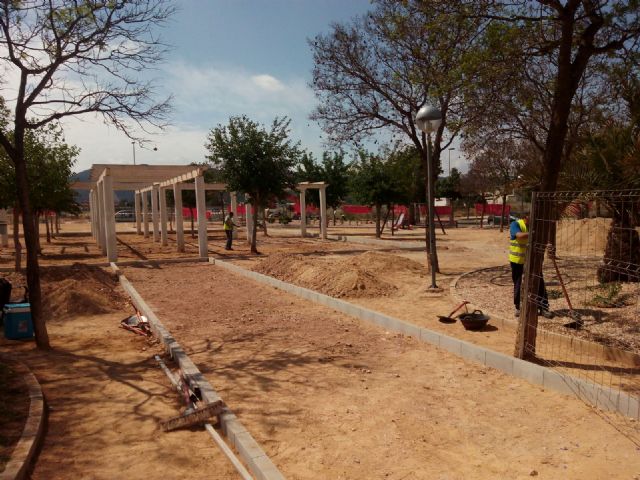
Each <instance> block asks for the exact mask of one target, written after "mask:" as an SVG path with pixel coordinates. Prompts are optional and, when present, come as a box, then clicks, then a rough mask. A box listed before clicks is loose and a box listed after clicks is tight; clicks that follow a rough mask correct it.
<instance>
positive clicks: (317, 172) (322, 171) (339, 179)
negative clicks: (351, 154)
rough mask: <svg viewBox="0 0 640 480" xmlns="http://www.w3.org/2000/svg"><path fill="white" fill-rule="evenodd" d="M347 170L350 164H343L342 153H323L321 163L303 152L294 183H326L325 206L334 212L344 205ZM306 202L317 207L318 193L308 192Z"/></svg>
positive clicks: (343, 156)
mask: <svg viewBox="0 0 640 480" xmlns="http://www.w3.org/2000/svg"><path fill="white" fill-rule="evenodd" d="M349 169H350V164H349V163H345V154H344V152H342V151H339V152H333V153H332V152H324V153H323V154H322V162H321V163H318V162H316V160H315V158H314V157H313V154H311V153H307V152H305V153H304V154H303V155H302V159H301V161H300V164H299V165H298V168H297V172H296V178H297V180H296V181H297V182H325V183H327V184H328V185H329V187H328V188H327V206H328V207H330V208H332V209H334V210H335V209H336V208H338V207H339V206H340V205H341V204H342V203H344V200H345V198H346V197H347V194H348V193H349ZM306 200H307V203H313V204H315V205H318V203H319V195H318V191H317V190H308V191H307V193H306Z"/></svg>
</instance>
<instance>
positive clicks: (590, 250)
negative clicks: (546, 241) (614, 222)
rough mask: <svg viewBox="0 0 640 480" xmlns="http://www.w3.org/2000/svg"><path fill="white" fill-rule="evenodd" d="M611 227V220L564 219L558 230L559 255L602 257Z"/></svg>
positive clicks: (559, 223) (557, 244)
mask: <svg viewBox="0 0 640 480" xmlns="http://www.w3.org/2000/svg"><path fill="white" fill-rule="evenodd" d="M610 226H611V219H609V218H583V219H570V218H569V219H562V221H560V222H558V228H557V230H556V248H557V249H558V254H560V255H568V256H587V255H594V256H601V255H602V254H603V253H604V248H605V246H606V244H607V234H608V233H609V228H610Z"/></svg>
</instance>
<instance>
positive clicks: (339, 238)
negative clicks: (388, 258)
mask: <svg viewBox="0 0 640 480" xmlns="http://www.w3.org/2000/svg"><path fill="white" fill-rule="evenodd" d="M327 239H328V240H334V241H336V242H350V243H361V244H363V245H378V246H381V247H394V248H398V249H407V250H424V249H425V248H426V247H425V246H424V239H419V238H416V239H415V245H411V244H410V243H409V242H412V241H414V239H411V240H407V241H404V242H403V241H398V240H387V239H381V238H380V239H378V238H362V237H355V236H353V235H351V236H349V235H327ZM420 242H422V244H421V243H420Z"/></svg>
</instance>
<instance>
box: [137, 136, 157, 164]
mask: <svg viewBox="0 0 640 480" xmlns="http://www.w3.org/2000/svg"><path fill="white" fill-rule="evenodd" d="M131 146H132V147H133V164H134V165H135V164H136V141H135V140H132V141H131ZM139 146H140V148H144V149H145V150H153V151H154V152H157V151H158V147H153V149H151V148H146V147H143V146H142V144H140V145H139Z"/></svg>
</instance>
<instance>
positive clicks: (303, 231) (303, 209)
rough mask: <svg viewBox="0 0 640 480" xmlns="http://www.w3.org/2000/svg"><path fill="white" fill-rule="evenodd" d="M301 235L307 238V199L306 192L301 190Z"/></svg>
mask: <svg viewBox="0 0 640 480" xmlns="http://www.w3.org/2000/svg"><path fill="white" fill-rule="evenodd" d="M300 235H302V236H303V237H306V236H307V199H306V196H305V190H300Z"/></svg>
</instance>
